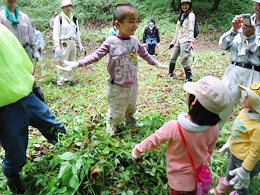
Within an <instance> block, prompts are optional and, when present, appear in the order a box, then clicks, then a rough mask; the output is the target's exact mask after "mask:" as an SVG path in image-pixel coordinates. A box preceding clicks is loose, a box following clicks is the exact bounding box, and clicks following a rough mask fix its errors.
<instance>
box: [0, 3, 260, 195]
mask: <svg viewBox="0 0 260 195" xmlns="http://www.w3.org/2000/svg"><path fill="white" fill-rule="evenodd" d="M72 2H73V5H74V8H73V10H74V15H76V16H77V17H78V19H79V21H80V24H81V25H80V26H81V38H82V41H83V45H84V46H86V45H88V47H91V49H90V50H94V49H95V48H97V47H98V46H99V45H100V44H101V43H102V42H103V41H104V39H105V38H106V37H107V33H108V29H109V28H110V26H109V24H110V23H111V20H112V12H113V9H114V7H115V6H116V4H117V3H127V2H128V3H132V4H134V5H135V6H136V7H137V9H138V11H139V16H140V19H141V21H142V22H141V23H140V25H139V28H138V30H137V32H136V37H138V38H139V39H140V40H141V39H142V35H143V29H144V27H145V26H147V21H148V19H149V18H151V17H153V18H155V19H156V25H157V26H158V27H159V30H160V33H161V35H162V38H165V39H170V38H172V36H173V34H174V31H175V23H176V21H177V10H178V3H179V1H176V3H175V8H174V11H173V13H172V14H170V15H167V14H166V8H167V4H168V0H161V1H154V0H142V1H137V0H136V1H135V0H134V1H123V0H88V1H81V0H74V1H72ZM193 2H194V3H193V7H194V12H195V13H196V16H197V18H198V21H199V23H200V32H201V34H207V33H209V32H211V31H213V30H214V29H216V28H217V29H219V31H226V30H228V29H229V28H230V27H231V19H232V18H233V17H234V15H235V14H240V13H253V12H252V10H253V9H251V8H252V7H253V4H252V1H251V0H245V1H243V2H242V1H239V0H223V1H221V3H220V5H219V9H218V11H216V12H214V13H211V12H210V9H211V7H212V5H213V3H214V1H213V0H212V1H211V0H208V1H202V0H197V1H196V0H193ZM0 4H1V5H3V0H0ZM108 4H111V7H110V9H109V11H106V12H104V11H102V8H103V7H104V6H106V5H108ZM18 5H19V9H20V10H22V11H24V12H25V13H27V14H28V15H29V17H30V18H31V21H32V22H33V23H34V24H35V25H36V26H37V27H38V28H39V29H41V30H42V33H43V34H44V39H45V41H48V39H50V37H51V36H50V31H49V30H48V29H47V28H48V21H49V19H50V17H51V12H52V11H53V10H57V11H58V12H60V1H58V0H55V1H52V0H19V1H18ZM231 8H232V9H231ZM86 21H88V23H85V22H86ZM105 21H109V22H107V23H106V22H105ZM200 36H202V35H200ZM48 37H49V38H48ZM164 42H166V41H165V40H162V43H164ZM89 44H93V45H89ZM46 47H47V49H48V50H51V48H52V46H46ZM195 47H196V45H195ZM157 53H159V54H160V55H157V56H156V57H155V58H156V59H157V60H158V61H160V62H161V63H162V64H165V65H167V64H168V62H169V59H170V52H165V53H163V52H162V50H161V49H159V50H158V51H157ZM195 57H196V59H195V61H190V63H191V67H192V72H193V80H194V81H197V80H198V79H200V78H201V77H203V76H205V75H213V76H215V77H217V78H220V79H221V78H222V76H223V74H224V71H225V67H226V66H227V64H228V63H229V53H228V52H216V51H206V52H195ZM56 64H57V62H56V61H55V60H54V59H53V58H48V57H44V58H43V59H42V60H41V61H40V62H39V63H38V64H37V69H36V79H37V80H38V82H39V84H40V86H41V88H42V90H43V92H44V94H45V99H46V104H47V105H48V107H49V108H50V109H51V111H52V112H53V114H54V115H55V116H56V119H57V120H58V121H61V122H63V123H64V124H65V126H66V129H67V134H66V136H64V137H62V138H61V139H60V141H59V142H58V143H57V144H55V145H52V144H50V143H48V142H47V141H46V139H45V138H44V137H43V136H42V135H41V134H40V132H39V131H38V130H36V129H33V128H30V137H29V139H30V140H29V145H28V152H27V154H28V155H27V156H28V161H27V164H26V166H25V167H24V168H23V170H22V172H21V179H22V181H23V184H24V185H25V187H26V189H27V191H26V194H27V195H35V194H39V195H46V194H47V195H52V194H69V195H70V194H96V195H108V194H112V195H117V194H118V195H119V194H121V195H132V194H140V195H143V194H156V195H157V194H159V195H160V194H168V184H167V177H166V159H165V154H166V148H167V144H163V145H162V146H161V147H160V148H158V149H156V150H154V151H151V152H149V153H147V154H142V155H141V156H140V158H139V159H138V161H137V162H138V164H137V165H134V164H133V163H132V160H131V151H132V148H133V147H134V145H135V144H137V143H139V142H141V141H142V140H143V139H144V138H146V137H148V136H149V135H151V134H152V133H154V131H156V130H157V129H158V128H160V127H161V126H162V125H163V124H164V123H166V122H167V121H169V120H171V119H176V118H177V116H178V114H179V113H181V112H187V111H188V108H187V106H186V105H185V103H184V98H185V95H186V94H185V92H184V91H183V89H182V85H181V84H180V83H181V82H183V81H184V77H185V74H184V71H183V68H182V66H181V65H180V61H178V62H177V65H176V70H175V76H176V77H175V78H174V79H165V76H166V75H167V71H166V70H159V69H156V68H154V67H152V66H150V65H148V64H147V63H146V62H145V61H144V60H142V59H140V58H139V73H138V77H139V80H138V82H139V94H138V100H137V112H136V114H135V116H136V118H137V120H138V128H135V129H130V128H129V127H124V126H120V127H119V129H120V130H119V133H118V134H117V135H115V136H112V137H111V136H109V135H107V134H106V130H105V126H106V124H105V123H106V112H107V109H108V104H107V82H106V80H105V78H106V77H107V76H108V73H107V70H106V66H107V57H105V58H103V59H102V60H101V61H99V62H98V63H95V64H93V65H90V66H88V67H86V68H79V69H77V70H75V75H74V79H75V81H76V82H77V83H78V85H76V86H75V87H70V86H67V85H65V86H64V87H62V89H58V88H57V87H56V81H57V69H56V67H55V65H56ZM240 109H241V104H239V103H238V104H237V106H236V108H235V109H234V111H233V112H232V113H231V116H230V121H228V122H227V124H226V126H225V127H224V128H223V130H222V131H221V132H220V138H219V140H218V142H217V146H216V149H215V151H217V150H218V149H219V148H220V147H221V146H222V145H223V144H224V143H225V142H226V140H227V138H228V135H229V133H230V129H231V126H232V120H233V119H234V118H235V117H236V115H237V114H238V112H239V110H240ZM0 152H1V159H3V154H4V151H3V149H2V148H0ZM227 163H228V159H227V157H226V156H225V157H222V156H220V155H219V154H217V153H216V152H214V153H213V156H212V161H211V162H210V164H209V166H210V167H211V170H212V173H213V184H212V186H213V187H215V186H216V181H215V179H216V178H218V177H223V176H224V175H225V170H226V167H227ZM258 177H259V176H258ZM258 179H259V178H257V179H254V180H253V182H252V183H251V185H250V195H257V194H259V193H260V192H259V190H258V189H260V182H259V181H258ZM0 192H1V194H10V192H8V191H7V190H6V184H5V182H4V175H3V173H2V172H1V170H0Z"/></svg>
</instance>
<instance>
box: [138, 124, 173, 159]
mask: <svg viewBox="0 0 260 195" xmlns="http://www.w3.org/2000/svg"><path fill="white" fill-rule="evenodd" d="M172 129H173V127H172V121H169V122H168V123H166V124H164V125H163V126H162V127H161V128H160V129H158V130H157V131H155V133H154V134H152V135H150V136H149V137H147V138H146V139H145V140H144V141H142V142H141V143H140V144H136V145H135V147H134V150H135V152H136V154H137V155H138V156H139V155H140V154H142V153H146V152H149V151H151V150H154V149H156V148H158V147H159V146H161V145H162V144H163V143H165V142H167V141H169V140H171V138H172V137H173V135H172V133H173V130H172Z"/></svg>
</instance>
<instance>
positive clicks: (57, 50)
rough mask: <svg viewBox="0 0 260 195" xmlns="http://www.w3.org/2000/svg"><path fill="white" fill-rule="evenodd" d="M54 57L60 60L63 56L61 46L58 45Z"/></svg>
mask: <svg viewBox="0 0 260 195" xmlns="http://www.w3.org/2000/svg"><path fill="white" fill-rule="evenodd" d="M54 57H55V58H56V59H57V60H59V59H60V58H61V48H60V47H56V49H55V54H54Z"/></svg>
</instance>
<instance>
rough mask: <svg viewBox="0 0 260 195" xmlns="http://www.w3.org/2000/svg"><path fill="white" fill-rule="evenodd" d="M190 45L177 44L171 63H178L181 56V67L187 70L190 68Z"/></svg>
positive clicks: (186, 43)
mask: <svg viewBox="0 0 260 195" xmlns="http://www.w3.org/2000/svg"><path fill="white" fill-rule="evenodd" d="M189 47H190V43H189V42H184V43H180V44H179V43H176V44H175V45H174V47H173V51H172V55H171V58H170V63H175V62H176V61H177V58H178V56H179V54H181V65H182V66H183V68H186V67H188V66H190V64H189V57H190V50H189Z"/></svg>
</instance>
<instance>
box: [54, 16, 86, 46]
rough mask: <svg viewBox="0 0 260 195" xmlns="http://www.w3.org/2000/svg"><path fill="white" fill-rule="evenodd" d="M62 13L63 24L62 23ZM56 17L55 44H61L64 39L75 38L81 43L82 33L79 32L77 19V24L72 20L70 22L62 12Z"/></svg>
mask: <svg viewBox="0 0 260 195" xmlns="http://www.w3.org/2000/svg"><path fill="white" fill-rule="evenodd" d="M60 15H61V20H62V24H60V23H61V22H60ZM60 15H58V16H56V17H55V18H54V26H53V39H54V46H58V45H60V41H61V40H62V39H69V38H73V39H74V40H75V41H76V43H77V44H80V43H81V40H80V33H79V24H78V20H77V22H76V23H77V24H75V23H74V21H73V20H72V21H71V22H70V23H69V22H68V20H67V19H66V18H64V17H63V16H62V14H60ZM77 29H78V30H77Z"/></svg>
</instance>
